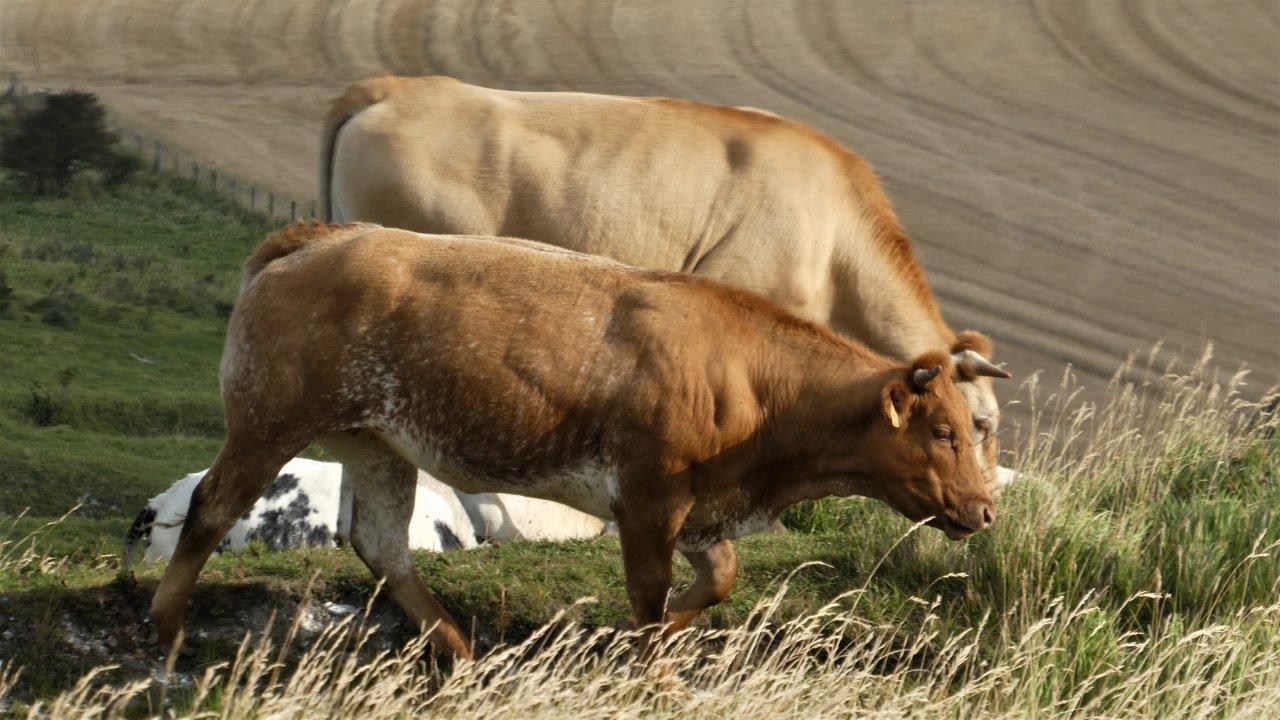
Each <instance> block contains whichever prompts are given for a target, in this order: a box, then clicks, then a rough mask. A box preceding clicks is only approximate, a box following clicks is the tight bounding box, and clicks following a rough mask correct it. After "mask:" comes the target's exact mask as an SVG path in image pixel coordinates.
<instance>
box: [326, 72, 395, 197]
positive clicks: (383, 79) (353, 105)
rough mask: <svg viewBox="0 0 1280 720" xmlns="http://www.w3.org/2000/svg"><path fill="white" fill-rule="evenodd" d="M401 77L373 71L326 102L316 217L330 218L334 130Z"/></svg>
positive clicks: (383, 96) (388, 92)
mask: <svg viewBox="0 0 1280 720" xmlns="http://www.w3.org/2000/svg"><path fill="white" fill-rule="evenodd" d="M405 80H406V78H399V77H396V76H394V75H391V74H382V75H375V76H374V77H371V78H369V79H367V80H361V81H360V82H358V83H354V84H352V85H349V86H348V87H347V89H346V90H344V91H343V93H342V94H341V95H339V96H338V97H336V98H334V100H333V104H331V105H330V106H329V114H328V115H327V116H326V117H325V119H324V133H323V135H322V136H321V140H320V217H321V218H322V219H324V220H325V221H326V222H333V220H334V217H333V151H334V146H335V145H336V144H337V142H338V132H339V131H340V130H342V126H343V125H345V124H346V123H347V121H348V120H350V119H351V118H353V117H355V116H356V115H357V114H359V113H360V111H362V110H364V109H365V108H368V107H371V106H373V105H377V104H378V103H380V102H382V101H383V100H385V99H387V97H389V96H390V95H391V94H392V93H394V92H395V91H396V90H397V89H398V88H399V87H400V85H401V84H403V83H404V82H405Z"/></svg>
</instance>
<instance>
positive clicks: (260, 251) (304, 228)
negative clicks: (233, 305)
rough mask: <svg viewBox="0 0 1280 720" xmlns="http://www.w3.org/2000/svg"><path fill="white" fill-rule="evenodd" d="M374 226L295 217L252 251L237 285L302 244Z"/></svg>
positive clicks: (241, 285) (302, 245)
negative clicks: (314, 220) (297, 219)
mask: <svg viewBox="0 0 1280 720" xmlns="http://www.w3.org/2000/svg"><path fill="white" fill-rule="evenodd" d="M372 227H378V226H377V225H374V224H372V223H347V224H334V223H322V222H309V223H308V222H303V221H301V220H300V221H298V222H296V223H294V224H292V225H287V226H285V227H284V228H283V229H281V230H277V231H276V232H273V233H271V234H270V235H268V236H267V239H266V240H263V241H262V244H261V245H259V246H258V247H257V249H255V250H254V251H253V254H252V255H250V256H249V259H248V260H246V261H245V263H244V275H243V277H242V280H241V284H240V287H241V289H242V290H243V289H244V287H245V286H246V285H248V284H249V283H250V281H252V280H253V279H254V278H255V277H257V275H258V273H260V272H262V270H263V268H265V267H266V266H268V265H270V264H271V263H272V262H274V261H276V260H279V259H280V258H282V257H286V256H288V255H292V254H293V253H295V252H297V251H299V250H301V249H302V248H304V247H306V246H308V245H311V244H312V243H314V242H317V241H320V240H334V239H339V238H342V237H349V236H350V235H351V234H352V233H351V232H345V233H344V232H342V231H343V230H349V231H359V230H363V229H365V228H372Z"/></svg>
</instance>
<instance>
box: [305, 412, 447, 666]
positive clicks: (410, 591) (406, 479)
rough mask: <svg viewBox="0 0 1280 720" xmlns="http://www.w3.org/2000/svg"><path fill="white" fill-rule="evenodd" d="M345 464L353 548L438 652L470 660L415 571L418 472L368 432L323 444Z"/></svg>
mask: <svg viewBox="0 0 1280 720" xmlns="http://www.w3.org/2000/svg"><path fill="white" fill-rule="evenodd" d="M321 445H322V446H324V448H325V450H327V451H329V452H330V453H332V454H333V455H334V456H335V457H337V458H338V459H339V460H341V461H342V465H343V471H344V476H345V477H348V478H350V479H351V481H352V488H351V491H352V503H351V546H352V547H353V548H354V549H355V551H356V554H357V555H359V556H360V559H361V560H363V561H364V564H365V565H367V566H369V570H370V571H372V572H373V574H374V577H377V578H380V579H385V580H386V588H387V592H388V593H389V594H390V595H391V598H392V599H393V600H395V601H396V604H397V605H399V606H400V608H401V609H402V610H404V612H405V614H406V615H408V616H409V619H410V620H412V621H413V622H414V624H415V625H417V626H418V627H419V628H420V629H422V630H427V629H428V628H430V629H431V643H432V644H433V645H435V647H436V649H437V650H440V651H443V652H447V653H449V654H451V655H453V656H455V657H462V658H468V659H469V658H470V657H471V646H470V645H469V644H468V643H467V641H466V639H465V638H464V637H463V634H462V631H461V630H460V629H459V628H458V625H457V624H456V623H455V622H454V621H453V618H451V617H449V613H448V612H447V611H446V610H445V609H444V608H443V607H442V606H441V605H440V603H439V601H437V600H436V598H435V596H434V595H433V594H432V593H431V591H430V590H429V589H427V586H426V585H425V584H423V582H422V578H421V577H419V576H418V571H417V569H416V568H415V567H414V566H413V556H412V555H411V554H410V552H409V521H410V520H411V519H412V518H413V504H414V496H415V494H416V490H417V482H418V470H417V468H415V467H414V466H413V465H412V464H410V463H409V462H407V461H405V460H404V459H403V458H401V457H400V456H399V455H397V454H396V453H395V452H394V451H393V450H392V449H391V448H390V447H388V446H387V444H386V443H384V442H382V440H380V439H378V438H377V437H375V436H373V435H372V434H370V433H368V432H365V431H356V432H342V433H336V434H334V435H331V436H329V437H326V438H325V439H324V440H322V441H321Z"/></svg>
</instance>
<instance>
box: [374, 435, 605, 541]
mask: <svg viewBox="0 0 1280 720" xmlns="http://www.w3.org/2000/svg"><path fill="white" fill-rule="evenodd" d="M417 435H418V433H415V432H410V431H405V430H397V431H390V432H388V431H383V432H382V433H381V436H382V438H383V440H385V441H386V443H387V444H388V445H390V446H391V447H392V448H393V449H394V450H395V451H396V452H397V453H399V454H400V455H401V456H402V457H404V458H405V459H406V460H408V461H409V462H411V463H413V464H414V465H417V466H418V467H420V468H422V469H423V470H425V471H427V472H428V473H430V474H431V475H432V476H433V477H435V478H437V479H439V480H440V481H441V482H444V483H447V484H448V485H451V486H452V487H454V488H456V489H458V490H459V491H461V492H464V493H473V494H474V493H487V492H498V493H513V494H516V495H524V496H527V497H534V498H541V499H543V500H551V501H553V502H558V503H563V504H565V505H568V506H569V507H571V508H575V509H577V510H580V511H582V512H584V513H587V514H588V515H593V516H595V517H598V518H602V519H605V520H612V519H613V517H614V515H613V508H614V506H615V505H616V504H617V502H618V498H619V486H618V470H617V468H616V467H613V466H611V465H608V464H606V463H604V462H602V461H600V460H587V461H582V462H578V463H575V464H573V465H571V466H568V467H563V468H557V469H554V470H549V471H546V472H542V473H537V474H532V475H520V476H519V477H518V478H503V477H493V476H491V475H480V474H478V473H475V472H471V471H469V470H467V469H466V468H465V467H464V465H463V464H462V463H460V462H458V461H456V460H455V459H454V458H450V457H448V456H447V455H446V454H445V453H443V452H441V450H440V445H439V444H437V443H433V442H430V441H428V440H422V439H418V438H417V437H416V436H417Z"/></svg>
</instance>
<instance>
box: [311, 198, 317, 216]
mask: <svg viewBox="0 0 1280 720" xmlns="http://www.w3.org/2000/svg"><path fill="white" fill-rule="evenodd" d="M311 219H312V220H315V219H316V203H315V201H314V200H313V201H312V202H311Z"/></svg>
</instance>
